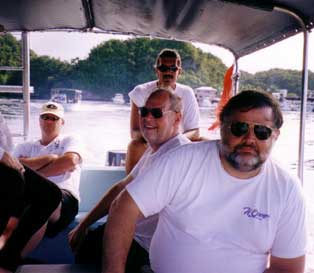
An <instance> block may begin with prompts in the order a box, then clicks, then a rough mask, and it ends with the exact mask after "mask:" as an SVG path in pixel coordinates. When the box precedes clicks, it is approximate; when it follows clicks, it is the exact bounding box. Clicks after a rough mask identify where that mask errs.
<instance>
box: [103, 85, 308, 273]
mask: <svg viewBox="0 0 314 273" xmlns="http://www.w3.org/2000/svg"><path fill="white" fill-rule="evenodd" d="M220 123H221V131H220V132H221V140H216V141H204V142H199V143H191V144H187V145H184V146H182V147H179V148H178V149H176V150H175V151H171V152H170V153H169V154H168V156H167V157H164V158H163V159H161V160H159V161H156V162H155V163H154V164H153V166H151V168H150V169H149V171H147V172H145V173H144V174H142V175H140V176H138V177H137V178H135V179H134V180H133V183H131V184H129V185H128V186H127V187H126V191H124V192H123V193H122V194H121V195H120V196H119V198H117V199H116V200H115V201H114V202H113V204H112V206H111V210H110V213H109V218H108V222H107V227H106V231H105V234H104V253H105V257H104V267H103V272H105V273H109V272H110V273H113V272H114V273H120V272H124V268H123V264H124V263H125V259H126V255H127V251H128V246H129V242H130V238H132V236H133V231H134V226H135V223H136V221H138V219H140V218H141V217H143V216H145V217H147V216H149V215H152V214H155V213H159V222H158V225H157V228H156V231H155V233H154V236H153V239H152V242H151V245H150V250H149V252H150V262H151V266H152V270H153V271H154V272H155V273H172V272H176V273H191V272H202V273H204V272H206V273H207V272H208V273H263V272H264V273H272V272H274V273H275V272H285V273H302V272H303V271H304V264H305V251H306V250H305V248H306V232H305V204H304V199H303V196H302V193H301V188H300V184H299V181H298V179H297V178H296V177H293V176H291V175H290V174H288V172H287V171H286V170H285V169H284V168H282V167H281V166H280V165H279V164H278V163H276V162H275V161H274V160H273V159H272V158H271V157H270V152H271V149H272V147H273V146H274V144H275V142H276V140H277V138H278V136H279V134H280V131H279V130H280V128H281V126H282V123H283V118H282V113H281V110H280V106H279V104H278V103H277V101H276V100H275V99H274V98H273V97H272V96H271V95H269V94H267V93H264V92H257V91H243V92H241V93H240V94H238V95H236V96H234V97H233V98H231V99H230V100H229V102H228V103H227V104H226V105H225V106H224V108H223V109H222V112H221V113H220ZM122 222H123V225H121V224H120V223H122ZM109 238H110V240H109Z"/></svg>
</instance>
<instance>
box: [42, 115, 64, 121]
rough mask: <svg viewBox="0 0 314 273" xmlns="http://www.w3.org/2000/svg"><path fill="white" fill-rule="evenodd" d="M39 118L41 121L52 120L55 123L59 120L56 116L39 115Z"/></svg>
mask: <svg viewBox="0 0 314 273" xmlns="http://www.w3.org/2000/svg"><path fill="white" fill-rule="evenodd" d="M40 118H41V119H42V120H52V121H57V120H59V119H60V118H59V117H56V116H48V115H41V116H40Z"/></svg>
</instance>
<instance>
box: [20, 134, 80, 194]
mask: <svg viewBox="0 0 314 273" xmlns="http://www.w3.org/2000/svg"><path fill="white" fill-rule="evenodd" d="M68 152H74V153H77V154H79V155H80V157H81V158H82V155H83V146H82V144H81V142H80V140H79V139H77V138H75V137H73V136H58V137H56V138H55V139H54V140H53V141H51V142H50V143H49V144H48V145H46V146H44V145H42V144H41V143H40V141H39V140H37V141H29V142H25V143H22V144H19V145H17V147H16V148H15V149H14V155H15V156H16V157H36V156H41V155H47V154H57V155H59V156H62V155H64V154H65V153H68ZM80 177H81V164H78V165H76V167H75V170H74V171H71V172H70V171H68V172H65V173H63V174H60V175H56V176H49V177H48V179H49V180H51V181H52V182H54V183H55V184H56V185H58V186H59V188H60V189H66V190H68V191H70V192H71V193H72V194H73V195H74V196H75V197H76V198H77V199H78V200H80V194H79V185H80Z"/></svg>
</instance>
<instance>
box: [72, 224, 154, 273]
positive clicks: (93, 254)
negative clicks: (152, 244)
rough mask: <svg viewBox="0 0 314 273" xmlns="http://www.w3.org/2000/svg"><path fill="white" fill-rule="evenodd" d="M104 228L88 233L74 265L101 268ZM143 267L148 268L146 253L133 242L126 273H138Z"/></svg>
mask: <svg viewBox="0 0 314 273" xmlns="http://www.w3.org/2000/svg"><path fill="white" fill-rule="evenodd" d="M104 228H105V224H103V225H100V226H98V227H97V228H96V229H94V230H89V231H88V233H87V235H86V237H85V240H84V241H83V243H82V245H81V247H80V249H79V250H78V252H77V254H76V256H75V262H76V263H79V264H95V265H97V266H99V267H100V266H101V261H102V244H103V243H102V242H103V234H104ZM143 266H149V255H148V252H147V251H146V250H145V249H144V248H142V247H141V246H140V245H139V244H138V243H137V242H136V241H135V240H133V241H132V245H131V248H130V250H129V254H128V259H127V263H126V273H139V272H141V268H142V267H143Z"/></svg>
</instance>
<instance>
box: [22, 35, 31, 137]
mask: <svg viewBox="0 0 314 273" xmlns="http://www.w3.org/2000/svg"><path fill="white" fill-rule="evenodd" d="M22 41H23V42H22V64H23V107H24V131H23V135H24V140H27V138H28V134H29V121H30V101H31V99H30V54H29V52H30V43H29V33H28V32H27V31H23V32H22Z"/></svg>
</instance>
